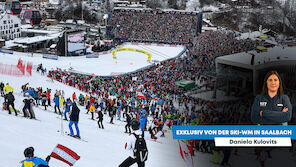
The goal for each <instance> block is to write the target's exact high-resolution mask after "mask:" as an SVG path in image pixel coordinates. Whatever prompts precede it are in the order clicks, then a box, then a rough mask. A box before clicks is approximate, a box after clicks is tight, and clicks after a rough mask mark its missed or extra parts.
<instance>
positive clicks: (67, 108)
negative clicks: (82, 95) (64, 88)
mask: <svg viewBox="0 0 296 167" xmlns="http://www.w3.org/2000/svg"><path fill="white" fill-rule="evenodd" d="M71 106H72V103H71V102H70V101H66V110H65V112H69V111H70V108H71Z"/></svg>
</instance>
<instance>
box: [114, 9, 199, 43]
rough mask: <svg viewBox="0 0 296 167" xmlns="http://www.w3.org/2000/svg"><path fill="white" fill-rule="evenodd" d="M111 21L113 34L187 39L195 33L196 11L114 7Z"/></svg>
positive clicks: (172, 40)
mask: <svg viewBox="0 0 296 167" xmlns="http://www.w3.org/2000/svg"><path fill="white" fill-rule="evenodd" d="M110 25H111V26H112V27H113V32H112V33H113V34H114V36H115V38H123V39H129V40H137V41H151V42H153V41H154V42H169V43H188V42H190V38H191V37H193V36H195V35H197V29H198V16H197V13H181V12H175V11H171V12H165V11H152V10H121V9H119V10H114V12H113V15H112V19H111V21H110Z"/></svg>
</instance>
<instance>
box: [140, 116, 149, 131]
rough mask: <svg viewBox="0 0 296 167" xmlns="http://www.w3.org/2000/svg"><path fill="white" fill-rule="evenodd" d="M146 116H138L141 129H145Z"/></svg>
mask: <svg viewBox="0 0 296 167" xmlns="http://www.w3.org/2000/svg"><path fill="white" fill-rule="evenodd" d="M147 121H148V120H147V117H144V116H141V117H140V128H141V130H142V131H144V129H145V123H146V122H147Z"/></svg>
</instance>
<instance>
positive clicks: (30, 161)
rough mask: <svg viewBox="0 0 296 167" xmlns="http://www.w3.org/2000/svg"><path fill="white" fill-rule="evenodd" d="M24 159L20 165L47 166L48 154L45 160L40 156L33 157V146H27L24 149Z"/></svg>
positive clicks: (25, 166)
mask: <svg viewBox="0 0 296 167" xmlns="http://www.w3.org/2000/svg"><path fill="white" fill-rule="evenodd" d="M24 155H25V157H26V159H25V160H24V161H23V162H22V167H37V166H38V167H48V162H49V160H50V155H49V156H47V157H46V159H45V161H44V160H43V159H41V158H38V157H34V148H33V147H28V148H26V149H25V150H24Z"/></svg>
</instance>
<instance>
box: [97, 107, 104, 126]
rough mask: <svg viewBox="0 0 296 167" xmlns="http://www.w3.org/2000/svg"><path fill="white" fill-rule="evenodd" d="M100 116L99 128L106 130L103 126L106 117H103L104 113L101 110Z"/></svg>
mask: <svg viewBox="0 0 296 167" xmlns="http://www.w3.org/2000/svg"><path fill="white" fill-rule="evenodd" d="M98 114H99V120H98V125H99V128H102V129H104V125H103V117H104V115H103V113H102V111H101V110H100V111H99V113H98ZM101 126H102V127H101Z"/></svg>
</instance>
